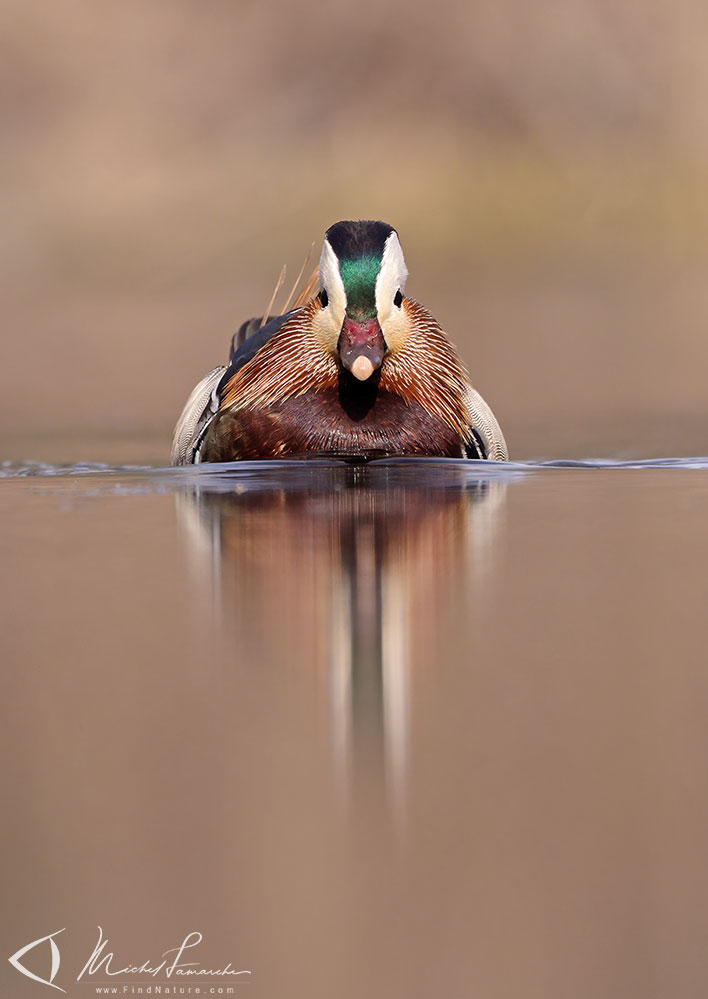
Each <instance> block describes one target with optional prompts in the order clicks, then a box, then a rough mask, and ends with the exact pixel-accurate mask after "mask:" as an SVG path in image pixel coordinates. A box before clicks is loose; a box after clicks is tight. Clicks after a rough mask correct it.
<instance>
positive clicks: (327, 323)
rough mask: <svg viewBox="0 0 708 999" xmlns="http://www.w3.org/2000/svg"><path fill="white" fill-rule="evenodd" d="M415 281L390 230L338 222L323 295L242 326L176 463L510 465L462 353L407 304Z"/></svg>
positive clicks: (325, 259) (208, 385) (181, 432)
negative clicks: (462, 461) (404, 460)
mask: <svg viewBox="0 0 708 999" xmlns="http://www.w3.org/2000/svg"><path fill="white" fill-rule="evenodd" d="M407 273H408V272H407V269H406V264H405V261H404V259H403V252H402V250H401V245H400V243H399V241H398V234H397V233H396V230H395V229H394V228H393V227H392V226H390V225H387V224H386V223H385V222H337V223H336V224H335V225H333V226H331V227H330V228H329V229H328V230H327V232H326V234H325V239H324V246H323V248H322V256H321V259H320V266H319V287H320V290H319V293H318V294H317V295H315V296H314V298H311V299H310V300H309V301H307V302H306V303H304V304H302V305H300V307H297V308H294V309H293V310H291V311H290V312H286V313H285V314H284V315H282V316H276V317H274V318H273V319H271V320H270V321H269V322H266V323H265V325H263V326H260V321H258V320H256V321H254V320H250V321H249V322H248V323H244V325H243V326H242V327H241V330H239V333H238V334H237V335H236V336H235V337H234V349H233V353H232V356H231V360H230V361H229V364H228V365H227V366H226V367H219V368H215V369H214V370H213V371H211V372H210V373H209V374H208V375H207V376H206V377H205V378H204V379H202V381H201V382H200V383H199V385H197V387H196V388H195V389H194V391H193V392H192V394H191V396H190V398H189V400H188V402H187V405H186V406H185V408H184V411H183V413H182V415H181V417H180V419H179V421H178V423H177V426H176V428H175V433H174V440H173V444H172V464H173V465H188V464H193V463H198V462H202V461H235V460H237V459H247V458H250V459H255V458H282V457H287V456H302V455H309V456H311V457H312V456H315V455H317V456H325V457H326V456H329V457H344V458H358V459H362V460H363V459H367V458H380V457H386V456H392V455H398V456H401V455H411V456H428V457H446V458H464V457H467V458H487V459H492V460H494V461H506V460H507V458H508V454H507V448H506V443H505V441H504V436H503V434H502V432H501V429H500V428H499V424H498V423H497V421H496V419H495V418H494V414H493V413H492V411H491V409H490V408H489V406H488V405H487V404H486V402H485V401H484V399H482V397H481V396H480V395H479V393H478V392H476V391H475V390H474V389H473V388H472V386H471V384H470V381H469V378H468V375H467V372H466V370H465V368H464V366H463V364H462V362H461V361H460V360H459V358H458V356H457V353H456V351H455V348H454V347H453V345H452V344H451V343H450V341H449V340H448V339H447V337H446V335H445V333H444V332H443V331H442V330H441V328H440V326H439V325H438V324H437V323H436V321H435V320H434V319H433V317H432V316H431V315H430V313H429V312H428V311H427V310H426V309H424V308H423V306H422V305H420V304H419V303H418V302H415V301H413V299H411V298H405V297H404V294H403V292H404V288H405V283H406V276H407ZM296 304H297V303H296ZM259 327H260V328H259ZM249 334H250V335H249ZM241 341H242V342H241Z"/></svg>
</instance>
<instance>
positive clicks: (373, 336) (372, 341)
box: [337, 316, 386, 382]
mask: <svg viewBox="0 0 708 999" xmlns="http://www.w3.org/2000/svg"><path fill="white" fill-rule="evenodd" d="M337 351H338V352H339V357H340V359H341V361H342V364H343V365H344V367H345V368H346V369H347V370H348V371H351V373H352V374H353V375H354V377H355V378H358V379H359V381H362V382H365V381H366V379H367V378H370V377H371V375H373V373H374V371H377V370H378V369H379V368H380V367H381V362H382V361H383V357H384V354H385V352H386V341H385V340H384V336H383V332H382V331H381V327H380V326H379V322H378V319H368V320H367V321H366V322H364V323H357V322H355V320H353V319H350V318H349V317H348V316H347V318H346V319H345V320H344V325H343V326H342V332H341V333H340V334H339V341H338V343H337Z"/></svg>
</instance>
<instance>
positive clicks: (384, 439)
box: [202, 383, 464, 461]
mask: <svg viewBox="0 0 708 999" xmlns="http://www.w3.org/2000/svg"><path fill="white" fill-rule="evenodd" d="M314 454H319V455H323V456H324V455H326V456H331V457H334V456H338V455H341V456H343V457H350V456H359V457H362V458H376V457H386V456H393V455H399V456H401V455H418V456H427V457H447V458H460V457H464V451H463V448H462V442H461V440H460V436H459V434H458V433H457V432H456V431H455V430H453V429H452V428H451V427H449V426H448V425H447V424H446V423H444V422H443V421H442V420H440V419H439V418H438V417H436V416H433V415H431V414H430V413H429V412H427V410H425V409H424V408H423V407H422V406H421V405H420V404H419V403H417V402H411V403H407V402H406V401H405V400H404V399H402V398H401V396H399V395H395V394H393V393H391V392H386V391H384V390H381V389H378V387H377V386H376V385H375V384H373V383H372V384H371V385H369V383H364V384H363V385H362V386H360V387H359V386H357V387H356V391H353V392H347V391H342V386H341V385H340V386H339V387H338V388H330V389H323V390H319V391H315V390H311V391H309V392H306V393H305V394H304V395H299V396H293V397H291V398H290V399H285V400H283V401H281V402H278V403H274V404H272V405H271V406H269V407H267V408H251V409H241V410H234V409H230V410H226V411H225V412H224V413H219V414H217V416H216V417H215V419H214V422H213V424H212V426H211V428H210V430H209V433H208V436H207V439H206V441H205V445H204V450H203V452H202V460H203V461H235V460H237V459H258V458H282V457H285V456H288V455H290V456H295V455H310V456H312V455H314Z"/></svg>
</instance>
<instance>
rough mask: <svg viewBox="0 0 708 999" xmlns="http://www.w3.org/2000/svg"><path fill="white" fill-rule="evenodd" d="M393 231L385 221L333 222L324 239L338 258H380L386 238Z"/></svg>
mask: <svg viewBox="0 0 708 999" xmlns="http://www.w3.org/2000/svg"><path fill="white" fill-rule="evenodd" d="M395 231H396V230H395V229H394V228H393V226H390V225H389V224H388V223H387V222H373V221H363V222H348V221H347V222H335V223H334V225H331V226H330V227H329V229H328V230H327V232H326V233H325V239H326V240H328V242H329V245H330V246H331V247H332V249H333V250H334V252H335V253H336V254H337V257H338V258H339V259H340V260H356V259H358V258H359V257H376V258H377V259H379V260H380V259H381V257H382V255H383V249H384V244H385V243H386V240H387V239H388V237H389V236H390V235H391V233H392V232H395Z"/></svg>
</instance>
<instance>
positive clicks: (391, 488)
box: [178, 461, 508, 796]
mask: <svg viewBox="0 0 708 999" xmlns="http://www.w3.org/2000/svg"><path fill="white" fill-rule="evenodd" d="M195 472H197V473H198V474H197V475H196V476H195V480H193V481H195V482H196V485H195V486H194V488H193V489H191V490H188V491H185V492H182V493H180V494H179V495H178V515H179V522H180V525H181V528H182V530H183V532H184V536H185V539H186V541H187V551H188V553H189V556H190V565H191V571H192V577H193V579H194V581H195V583H196V584H197V589H198V591H199V592H200V593H202V594H204V595H205V597H206V602H207V605H208V609H209V613H211V614H212V615H216V616H217V617H218V618H219V626H220V627H221V628H224V627H228V628H230V629H232V631H231V634H232V635H234V636H237V642H235V643H233V644H232V645H231V647H232V648H233V647H238V649H239V655H240V656H241V657H244V656H245V657H246V658H247V659H248V660H249V661H262V660H266V661H267V662H268V663H270V664H272V663H273V662H281V663H286V664H289V665H292V664H293V663H294V664H295V665H297V667H298V668H299V669H305V670H308V671H310V672H311V673H312V674H313V676H314V677H315V678H316V679H317V686H316V689H317V690H318V691H323V690H326V691H327V697H326V703H327V714H328V718H329V727H330V732H331V742H332V755H333V759H334V761H335V764H336V767H337V770H338V771H339V773H340V775H341V776H342V778H347V777H351V776H352V775H356V774H357V773H366V774H369V773H370V772H371V771H372V769H374V770H376V769H379V770H380V769H381V768H382V767H383V770H384V774H385V778H386V780H387V782H389V784H390V786H391V789H392V791H393V792H394V795H397V796H400V795H401V794H402V791H403V788H404V787H405V776H406V765H407V759H408V746H409V727H410V710H411V709H410V702H411V675H412V673H413V672H415V671H416V670H417V669H420V668H423V667H424V666H425V665H426V664H427V663H432V664H433V665H434V662H435V647H436V635H438V634H439V628H440V627H444V620H445V613H446V612H448V609H449V602H450V600H451V597H452V594H454V593H460V592H464V591H465V590H467V591H469V590H470V588H473V589H474V590H475V593H482V592H484V591H485V590H486V589H487V587H488V586H489V584H490V575H491V574H492V572H493V569H494V562H495V552H496V550H497V546H498V535H499V531H500V529H501V525H502V513H503V506H504V499H505V492H506V488H507V484H506V483H507V480H508V476H506V475H504V474H503V473H500V472H499V471H497V470H495V471H494V472H493V473H492V472H487V469H486V467H485V466H478V465H477V464H476V463H467V464H459V463H450V462H436V461H428V462H426V461H423V462H421V461H400V462H387V463H383V462H381V463H378V462H377V463H372V464H369V465H354V466H352V465H343V464H340V465H333V464H320V463H311V462H306V463H305V462H302V463H297V462H287V463H274V462H270V463H244V464H243V465H241V466H239V467H238V468H234V467H233V466H231V467H229V468H228V469H222V470H219V471H214V470H213V466H212V467H211V468H209V469H207V467H206V466H200V467H198V469H195ZM346 783H347V781H346V779H344V780H343V781H342V784H343V786H346Z"/></svg>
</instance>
